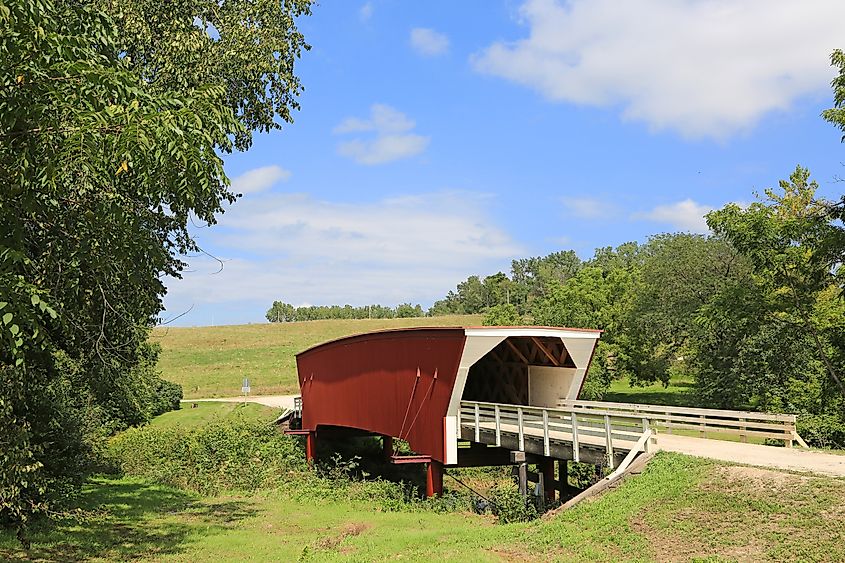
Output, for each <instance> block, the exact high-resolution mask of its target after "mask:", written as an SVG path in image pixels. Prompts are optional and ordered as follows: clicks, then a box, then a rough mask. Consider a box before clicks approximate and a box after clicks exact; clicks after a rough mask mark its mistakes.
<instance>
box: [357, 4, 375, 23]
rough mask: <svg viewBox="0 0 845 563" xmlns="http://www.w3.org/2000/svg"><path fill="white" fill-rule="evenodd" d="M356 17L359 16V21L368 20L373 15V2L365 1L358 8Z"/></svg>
mask: <svg viewBox="0 0 845 563" xmlns="http://www.w3.org/2000/svg"><path fill="white" fill-rule="evenodd" d="M358 17H359V18H361V21H363V22H365V21H369V19H370V18H371V17H373V3H372V2H365V3H364V5H363V6H361V8H360V9H359V10H358Z"/></svg>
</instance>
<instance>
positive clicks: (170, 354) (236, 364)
mask: <svg viewBox="0 0 845 563" xmlns="http://www.w3.org/2000/svg"><path fill="white" fill-rule="evenodd" d="M478 324H481V317H480V316H477V315H467V316H444V317H425V318H416V319H361V320H328V321H306V322H298V323H266V324H253V325H240V326H219V327H199V328H170V327H168V328H157V329H155V330H154V331H153V334H152V336H151V339H152V341H153V342H159V343H160V344H161V346H162V354H161V359H160V360H159V367H160V368H161V370H162V373H163V375H164V378H165V379H168V380H170V381H173V382H175V383H179V384H180V385H182V390H183V392H184V394H185V397H186V398H202V397H231V396H235V395H238V394H240V390H241V383H242V381H243V378H245V377H248V378H249V380H250V384H251V387H252V394H253V395H275V394H291V393H297V392H298V387H297V383H296V358H295V356H296V354H297V353H299V352H301V351H303V350H305V349H307V348H309V347H311V346H313V345H315V344H319V343H321V342H325V341H327V340H333V339H335V338H340V337H342V336H349V335H352V334H358V333H362V332H370V331H373V330H381V329H386V328H402V327H413V326H462V325H478Z"/></svg>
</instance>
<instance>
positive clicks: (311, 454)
mask: <svg viewBox="0 0 845 563" xmlns="http://www.w3.org/2000/svg"><path fill="white" fill-rule="evenodd" d="M316 457H317V433H316V432H309V433H308V436H306V438H305V459H306V461H308V465H309V466H313V465H314V459H315V458H316Z"/></svg>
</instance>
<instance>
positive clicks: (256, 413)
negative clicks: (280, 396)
mask: <svg viewBox="0 0 845 563" xmlns="http://www.w3.org/2000/svg"><path fill="white" fill-rule="evenodd" d="M194 404H196V407H192V406H191V405H192V403H182V408H181V409H180V410H178V411H170V412H166V413H164V414H163V415H161V416H157V417H156V418H154V419H153V420H152V422H150V426H157V427H161V428H191V427H195V426H200V425H203V424H208V423H209V422H212V421H214V420H218V419H221V418H226V417H228V416H230V415H232V414H233V413H234V412H235V410H236V409H237V410H238V413H239V415H240V416H243V417H246V418H254V419H263V420H266V421H268V422H269V421H271V420H273V419H274V418H275V417H276V416H277V415H278V414H279V409H273V408H270V407H265V406H263V405H256V404H248V405H242V404H240V403H211V402H199V403H194Z"/></svg>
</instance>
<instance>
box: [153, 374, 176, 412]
mask: <svg viewBox="0 0 845 563" xmlns="http://www.w3.org/2000/svg"><path fill="white" fill-rule="evenodd" d="M181 400H182V386H181V385H179V384H178V383H173V382H171V381H167V380H166V379H161V378H159V380H158V382H157V384H156V387H155V390H154V391H153V396H152V399H151V403H152V406H151V409H150V411H151V412H150V414H151V415H152V416H158V415H160V414H164V413H166V412H168V411H176V410H179V409H180V408H181V403H180V402H179V401H181Z"/></svg>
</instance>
